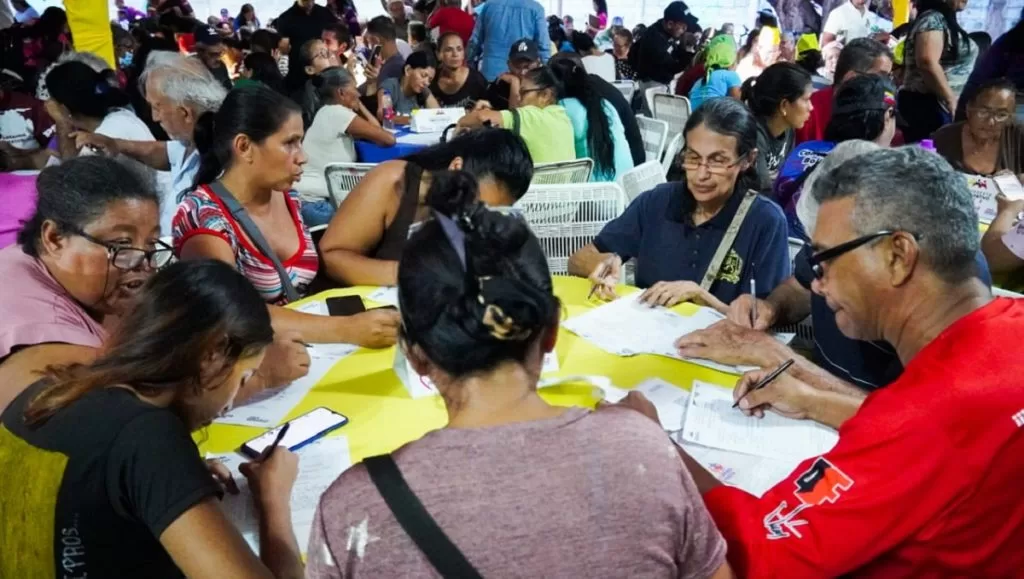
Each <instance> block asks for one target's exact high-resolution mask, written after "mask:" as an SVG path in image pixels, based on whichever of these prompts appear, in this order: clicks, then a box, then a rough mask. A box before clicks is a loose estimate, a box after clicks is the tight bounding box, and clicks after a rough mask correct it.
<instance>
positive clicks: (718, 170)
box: [680, 150, 743, 175]
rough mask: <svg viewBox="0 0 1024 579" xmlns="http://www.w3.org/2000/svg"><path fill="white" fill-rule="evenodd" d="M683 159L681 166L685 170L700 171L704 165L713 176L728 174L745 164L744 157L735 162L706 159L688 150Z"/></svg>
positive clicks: (684, 152)
mask: <svg viewBox="0 0 1024 579" xmlns="http://www.w3.org/2000/svg"><path fill="white" fill-rule="evenodd" d="M681 157H682V161H681V162H680V165H682V166H683V170H685V171H697V170H700V167H701V165H703V166H705V167H707V168H708V173H711V174H712V175H721V174H723V173H727V172H728V171H729V170H730V169H732V168H733V167H735V166H736V165H739V164H740V163H742V162H743V157H740V158H739V159H736V160H735V161H726V160H724V159H715V158H711V159H705V158H702V157H701V156H700V155H698V154H696V153H694V152H692V151H686V150H684V151H683V154H682V155H681Z"/></svg>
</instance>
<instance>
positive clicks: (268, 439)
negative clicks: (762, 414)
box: [242, 406, 348, 458]
mask: <svg viewBox="0 0 1024 579" xmlns="http://www.w3.org/2000/svg"><path fill="white" fill-rule="evenodd" d="M288 422H289V424H291V426H289V427H288V432H287V433H286V434H285V435H284V439H282V440H281V444H280V446H281V447H283V448H287V449H288V450H292V451H295V450H298V449H300V448H302V447H303V446H306V445H307V444H310V443H311V442H315V441H317V440H318V439H320V438H323V436H324V435H326V434H328V433H330V432H331V431H333V430H337V429H339V428H341V427H342V426H345V425H346V424H348V417H347V416H345V415H344V414H341V413H339V412H335V411H333V410H331V409H329V408H324V407H323V406H321V407H319V408H315V409H313V410H310V411H309V412H307V413H305V414H303V415H302V416H299V417H298V418H295V419H293V420H289V421H288ZM283 427H284V425H283V424H282V425H281V426H278V427H276V428H272V429H270V430H268V431H266V432H264V433H263V434H261V435H259V436H257V437H255V438H253V439H252V440H250V441H248V442H246V443H245V444H243V445H242V453H243V454H245V455H246V456H249V457H250V458H257V457H259V456H260V455H261V454H263V451H264V450H265V449H266V448H267V447H268V446H270V445H271V444H273V443H274V439H276V438H277V433H278V432H279V431H280V430H281V428H283Z"/></svg>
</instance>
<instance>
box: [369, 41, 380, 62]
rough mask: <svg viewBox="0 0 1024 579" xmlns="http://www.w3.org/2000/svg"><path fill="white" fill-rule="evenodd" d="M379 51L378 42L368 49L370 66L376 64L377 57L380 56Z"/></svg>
mask: <svg viewBox="0 0 1024 579" xmlns="http://www.w3.org/2000/svg"><path fill="white" fill-rule="evenodd" d="M380 51H381V45H379V44H378V45H377V46H374V47H373V50H372V51H370V66H377V58H378V57H380Z"/></svg>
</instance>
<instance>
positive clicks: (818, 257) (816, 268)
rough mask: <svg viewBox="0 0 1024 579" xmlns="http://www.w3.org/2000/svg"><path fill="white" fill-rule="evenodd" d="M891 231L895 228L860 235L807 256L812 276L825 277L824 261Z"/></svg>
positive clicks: (890, 233)
mask: <svg viewBox="0 0 1024 579" xmlns="http://www.w3.org/2000/svg"><path fill="white" fill-rule="evenodd" d="M893 233H896V230H893V229H886V230H884V231H878V232H876V233H870V234H868V235H862V236H861V237H858V238H856V239H851V240H850V241H847V242H844V243H840V244H839V245H837V246H835V247H830V248H828V249H826V250H823V251H819V252H818V253H815V254H814V255H812V256H810V257H809V258H807V263H808V264H809V265H810V266H811V271H812V272H814V277H816V278H818V279H821V278H823V277H825V268H824V267H822V266H823V265H824V264H825V263H826V262H829V261H831V260H833V259H835V258H837V257H839V256H840V255H843V254H844V253H849V252H851V251H853V250H854V249H857V248H858V247H860V246H862V245H867V244H868V243H871V242H872V241H875V240H876V239H879V238H882V237H886V236H889V235H892V234H893Z"/></svg>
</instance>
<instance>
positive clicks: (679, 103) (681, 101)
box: [651, 94, 690, 135]
mask: <svg viewBox="0 0 1024 579" xmlns="http://www.w3.org/2000/svg"><path fill="white" fill-rule="evenodd" d="M651 110H652V111H653V112H654V118H656V119H658V120H660V121H665V122H666V123H668V134H670V135H675V134H678V133H682V132H683V127H685V126H686V120H687V119H689V118H690V99H688V98H686V97H684V96H678V95H674V94H656V95H654V108H653V109H651Z"/></svg>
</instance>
